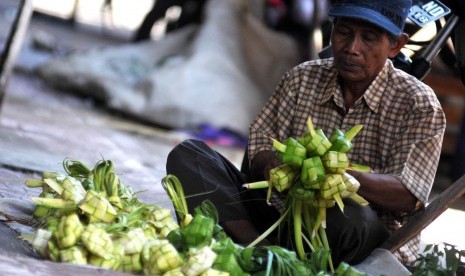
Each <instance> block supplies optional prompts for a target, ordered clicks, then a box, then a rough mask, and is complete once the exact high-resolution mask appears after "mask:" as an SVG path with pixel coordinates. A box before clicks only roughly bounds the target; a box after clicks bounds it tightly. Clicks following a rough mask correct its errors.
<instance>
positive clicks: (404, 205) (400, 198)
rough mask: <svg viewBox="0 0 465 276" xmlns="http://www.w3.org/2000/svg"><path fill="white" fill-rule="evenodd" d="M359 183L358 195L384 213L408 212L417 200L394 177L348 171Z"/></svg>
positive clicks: (412, 208)
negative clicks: (384, 211)
mask: <svg viewBox="0 0 465 276" xmlns="http://www.w3.org/2000/svg"><path fill="white" fill-rule="evenodd" d="M348 172H349V173H350V174H351V175H353V176H354V177H355V178H356V179H357V180H358V181H359V182H360V188H359V190H358V194H359V195H360V196H362V197H364V198H365V199H366V200H368V202H370V203H371V204H373V205H375V206H378V207H380V208H381V209H383V210H386V211H394V212H409V211H412V210H414V209H415V206H416V203H417V198H416V197H415V196H414V195H413V194H412V193H411V192H410V191H409V190H408V189H407V188H406V187H405V186H404V185H403V184H402V183H401V182H400V181H399V180H398V179H397V178H396V177H394V176H392V175H388V174H376V173H362V172H355V171H348Z"/></svg>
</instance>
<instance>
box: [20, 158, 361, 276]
mask: <svg viewBox="0 0 465 276" xmlns="http://www.w3.org/2000/svg"><path fill="white" fill-rule="evenodd" d="M63 166H64V170H65V173H58V172H44V173H43V175H42V179H30V180H27V181H26V185H27V186H28V187H30V188H42V193H41V194H40V195H39V197H34V198H32V201H33V202H34V203H35V204H36V206H35V210H34V215H33V216H34V219H35V220H36V222H37V224H36V225H37V226H38V227H37V231H35V235H34V237H33V238H32V240H31V243H32V245H33V247H34V249H35V250H36V251H37V252H38V253H39V254H40V255H41V256H42V257H44V258H47V259H50V260H53V261H57V262H67V263H74V264H88V265H94V266H98V267H102V268H105V269H112V270H117V271H122V272H130V273H137V274H145V275H181V276H182V275H186V276H190V275H202V276H207V275H343V274H344V273H346V272H349V271H350V272H351V273H352V274H350V275H364V274H363V273H361V272H359V271H356V270H354V269H353V268H352V267H350V266H347V265H346V264H344V263H343V264H341V265H340V266H339V267H338V269H337V270H336V271H334V272H331V271H328V269H327V259H328V256H329V253H328V251H326V250H318V249H315V251H314V253H313V254H312V255H311V256H309V258H308V259H301V258H298V257H297V255H296V254H295V253H294V252H293V251H290V250H288V249H285V248H282V247H279V246H257V247H253V246H249V247H246V248H245V247H243V246H241V245H238V244H236V243H234V242H233V240H232V239H231V238H229V237H228V236H227V235H226V233H225V232H224V231H223V230H222V228H221V226H220V225H219V224H218V213H217V210H216V208H215V206H213V204H212V203H211V202H210V201H205V202H203V203H202V204H201V205H200V206H197V207H196V208H195V212H194V214H189V213H188V208H187V204H186V200H185V196H184V192H183V189H182V186H181V184H180V182H179V180H178V179H177V178H176V176H174V175H167V176H165V177H164V178H163V179H162V181H161V183H162V185H163V188H164V189H165V191H166V192H167V193H168V195H169V197H170V199H171V201H172V203H173V206H174V209H175V211H176V215H177V217H178V220H179V222H180V223H179V224H178V222H176V221H175V220H173V215H172V214H171V211H170V210H169V209H166V208H161V207H159V206H157V205H156V204H148V203H144V202H141V201H139V200H138V199H137V198H136V197H135V193H134V192H133V191H132V190H131V188H130V187H129V186H126V185H124V184H123V183H121V181H120V180H119V178H118V176H117V174H116V172H115V168H114V164H113V163H112V162H111V161H110V160H100V161H99V162H97V163H96V164H95V166H94V168H90V167H89V166H87V165H86V164H84V163H82V162H80V161H76V160H71V159H65V160H64V162H63ZM292 171H294V174H293V175H291V174H292ZM273 173H274V174H275V175H274V176H273V177H274V178H276V179H278V178H282V176H283V175H288V176H291V177H290V178H289V179H287V180H285V179H282V180H281V182H279V181H278V180H274V181H276V182H277V183H278V182H279V183H280V184H279V186H276V187H277V189H280V190H281V191H284V190H286V189H289V187H290V186H289V185H291V184H292V183H293V182H294V181H295V179H296V177H297V173H296V172H295V168H291V167H284V168H276V170H274V172H273ZM286 181H287V182H286ZM352 190H353V188H352ZM295 192H296V193H299V192H303V193H306V190H305V191H300V190H299V191H298V190H296V191H295ZM300 200H301V202H302V205H303V206H307V205H308V204H309V203H308V202H307V199H305V195H302V197H301V199H300ZM328 202H329V201H328ZM307 207H308V206H307ZM305 208H306V207H305ZM304 210H305V209H304ZM302 213H303V214H305V215H309V214H308V213H307V212H306V211H302ZM305 221H306V220H304V222H305ZM344 275H349V274H344Z"/></svg>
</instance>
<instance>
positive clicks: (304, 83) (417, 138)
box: [167, 0, 445, 264]
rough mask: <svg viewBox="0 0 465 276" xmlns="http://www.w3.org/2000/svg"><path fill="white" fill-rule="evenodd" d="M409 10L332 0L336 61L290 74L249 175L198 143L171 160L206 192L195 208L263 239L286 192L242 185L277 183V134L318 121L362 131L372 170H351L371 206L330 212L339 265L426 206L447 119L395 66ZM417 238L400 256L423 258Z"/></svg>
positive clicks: (267, 110) (252, 140)
mask: <svg viewBox="0 0 465 276" xmlns="http://www.w3.org/2000/svg"><path fill="white" fill-rule="evenodd" d="M410 6H411V1H410V0H391V1H376V0H336V1H333V4H332V6H331V8H330V10H329V16H331V17H332V18H333V22H334V27H333V32H332V35H331V44H332V50H333V55H334V57H333V58H329V59H323V60H312V61H307V62H304V63H302V64H300V65H298V66H296V67H295V68H292V69H291V70H289V71H288V72H287V73H286V74H285V75H284V76H283V78H282V79H281V81H280V83H279V84H278V86H277V88H276V90H275V92H274V94H273V95H272V96H271V98H270V99H269V101H268V103H267V104H266V105H265V106H264V107H263V109H262V110H261V111H260V113H259V114H258V116H257V117H256V119H255V120H254V121H253V122H252V123H251V125H250V134H249V147H248V152H247V157H248V160H250V162H249V161H247V164H246V165H249V167H250V168H249V169H248V170H246V173H247V177H248V178H247V179H245V178H244V177H243V175H242V174H241V173H240V172H238V171H237V170H236V169H235V168H234V166H232V165H231V164H230V163H229V162H228V161H227V160H225V158H224V157H222V156H220V155H219V154H217V153H216V152H214V151H212V150H211V149H209V148H208V147H206V146H205V145H204V144H202V143H201V142H198V141H185V142H183V143H181V144H180V145H179V146H178V147H177V148H175V149H174V150H173V152H172V153H171V154H170V156H169V158H168V163H167V171H168V173H172V174H174V175H177V176H178V177H179V178H180V180H181V182H182V183H183V185H184V187H185V189H186V191H187V193H188V194H197V195H200V194H203V196H195V197H192V198H191V199H189V201H188V203H189V204H190V205H194V206H192V208H193V207H195V205H197V204H198V203H199V202H201V201H202V200H203V199H205V198H209V199H210V200H212V201H213V202H214V203H215V205H217V207H218V209H219V214H220V220H221V222H220V223H221V225H222V226H223V227H224V229H225V230H226V231H227V232H228V233H229V234H230V235H231V237H233V238H234V239H235V240H236V241H237V242H241V243H248V242H250V241H252V240H253V239H255V238H256V237H257V235H258V234H259V233H261V232H262V231H264V230H266V229H267V227H269V226H270V225H271V224H272V223H274V222H275V221H276V220H277V218H278V217H279V215H280V212H282V211H283V209H282V205H283V195H282V194H274V195H273V197H272V206H271V207H270V206H267V205H266V204H265V202H264V200H261V201H257V200H254V199H257V198H260V197H261V198H263V197H264V195H260V194H259V192H261V191H251V192H247V193H240V195H241V196H240V199H238V198H237V197H238V194H239V192H240V187H241V183H242V182H244V181H257V180H262V179H267V178H269V171H270V169H271V168H274V167H276V166H277V165H279V164H280V162H279V161H278V159H277V158H276V152H275V151H274V150H273V147H272V144H271V142H270V139H269V137H274V138H276V139H278V140H284V139H286V138H288V137H299V136H301V135H302V134H303V133H304V132H305V131H306V130H307V125H306V121H307V119H308V118H309V117H311V118H312V120H313V124H314V126H315V128H318V129H320V128H321V129H323V131H324V132H325V133H330V132H331V131H333V130H334V129H341V130H343V131H346V130H348V129H349V128H350V127H352V126H353V125H357V124H360V125H363V126H364V127H363V129H362V131H361V132H360V133H359V134H358V135H357V136H356V137H355V139H354V140H353V141H352V143H353V149H352V151H351V152H350V153H349V159H350V160H351V161H352V162H355V163H362V164H366V165H368V166H370V167H371V168H372V169H373V171H372V172H371V173H362V172H350V173H351V174H352V175H353V176H354V177H355V178H356V179H357V180H358V181H359V182H360V184H361V186H360V189H359V191H358V193H359V195H361V196H363V197H364V198H365V199H366V200H368V201H369V203H370V205H369V206H367V207H360V206H359V205H357V204H351V203H350V202H348V203H347V204H346V208H345V209H344V213H342V212H341V211H340V210H339V209H338V208H337V207H336V208H329V209H328V216H327V232H328V239H329V245H330V248H331V254H332V256H333V260H334V262H335V263H338V262H340V261H345V262H348V263H350V264H356V263H358V262H360V261H362V260H363V259H364V258H365V257H366V256H368V255H369V254H370V252H371V251H372V250H373V249H374V248H376V247H377V246H379V245H380V244H381V243H382V242H383V241H384V240H385V239H386V238H387V237H388V236H389V233H391V232H392V231H395V230H397V229H399V227H401V226H402V225H403V224H404V223H405V222H406V221H408V219H409V218H410V217H411V216H412V215H413V214H414V213H415V212H416V211H417V210H420V209H421V208H422V207H423V206H424V204H425V203H426V202H427V199H428V196H429V192H430V190H431V188H432V184H433V180H434V177H435V173H436V169H437V164H438V161H439V158H440V153H441V146H442V139H443V134H444V130H445V116H444V113H443V111H442V108H441V106H440V103H439V101H438V99H437V97H436V96H435V93H434V91H433V90H432V89H431V88H430V87H428V86H426V85H425V84H424V83H422V82H420V81H419V80H417V79H416V78H414V77H412V76H410V75H408V74H406V73H405V72H403V71H400V70H398V69H396V68H394V66H393V64H392V62H391V61H390V58H393V57H395V56H396V55H397V54H398V53H399V51H400V50H401V48H402V47H403V46H404V45H405V44H406V43H407V42H408V39H409V38H408V35H407V34H405V33H403V28H404V25H405V20H406V17H407V14H408V11H409V9H410ZM246 167H247V166H246ZM205 192H207V193H205ZM210 192H211V193H210ZM419 241H420V240H419V237H415V238H414V239H412V240H411V241H410V242H408V243H407V244H406V245H404V246H403V247H402V248H401V249H400V250H399V251H398V252H396V256H397V257H398V258H399V260H400V261H401V262H403V263H404V264H408V263H410V262H412V261H413V260H414V259H415V258H416V254H417V251H418V248H419ZM270 242H271V240H270Z"/></svg>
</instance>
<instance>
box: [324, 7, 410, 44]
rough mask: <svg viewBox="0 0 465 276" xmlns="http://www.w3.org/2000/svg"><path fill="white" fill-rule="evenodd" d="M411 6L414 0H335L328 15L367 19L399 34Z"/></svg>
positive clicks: (394, 33) (392, 32)
mask: <svg viewBox="0 0 465 276" xmlns="http://www.w3.org/2000/svg"><path fill="white" fill-rule="evenodd" d="M411 6H412V0H385V1H380V0H334V1H333V3H332V4H331V7H330V9H329V11H328V15H329V16H331V17H348V18H355V19H360V20H365V21H368V22H370V23H372V24H374V25H376V26H378V27H380V28H382V29H384V30H386V31H387V32H388V33H390V34H393V35H395V36H397V35H399V34H400V33H402V31H403V30H404V26H405V20H406V18H407V15H408V13H409V11H410V8H411Z"/></svg>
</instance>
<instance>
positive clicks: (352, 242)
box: [166, 140, 389, 264]
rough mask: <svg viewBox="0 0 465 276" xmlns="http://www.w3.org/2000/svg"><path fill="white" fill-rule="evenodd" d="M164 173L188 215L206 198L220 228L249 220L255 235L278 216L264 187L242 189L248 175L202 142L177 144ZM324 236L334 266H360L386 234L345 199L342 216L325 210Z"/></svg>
mask: <svg viewBox="0 0 465 276" xmlns="http://www.w3.org/2000/svg"><path fill="white" fill-rule="evenodd" d="M166 171H167V174H172V175H175V176H176V177H177V178H178V179H179V181H180V182H181V184H182V186H183V188H184V192H185V195H186V201H187V204H188V208H189V212H190V213H193V209H194V208H195V207H197V206H198V205H199V204H200V203H201V202H203V201H204V200H206V199H209V200H210V201H212V202H213V204H214V205H215V207H216V208H217V209H218V214H219V219H220V224H221V223H222V222H224V221H233V220H248V221H250V222H251V223H252V224H253V225H254V226H255V227H256V228H257V230H258V231H259V232H264V231H265V230H267V229H268V228H269V227H270V226H271V225H272V224H273V223H275V222H276V220H277V219H278V218H279V217H280V213H279V212H278V211H277V210H276V209H275V208H274V207H272V206H269V205H268V204H266V201H265V198H266V189H262V190H250V191H245V190H243V189H242V184H243V183H245V181H246V176H245V175H244V174H243V173H242V172H241V171H240V170H238V169H237V168H236V167H235V166H234V165H233V164H232V163H231V162H229V161H228V160H227V159H226V158H225V157H224V156H222V155H221V154H219V153H218V152H216V151H215V150H213V149H212V148H210V147H209V146H207V145H206V144H205V143H203V142H201V141H197V140H185V141H183V142H182V143H180V144H179V145H177V146H176V147H175V148H174V149H173V150H172V151H171V152H170V154H169V155H168V160H167V164H166ZM326 233H327V236H328V242H329V245H330V248H331V255H332V257H333V263H334V264H338V263H339V262H341V261H345V262H348V263H350V264H356V263H359V262H360V261H362V260H363V259H364V258H365V257H367V256H368V255H369V254H370V253H371V251H372V250H373V249H374V248H376V247H377V246H379V245H380V244H381V243H382V242H383V241H384V240H386V239H387V237H388V236H389V233H388V231H387V230H386V228H385V226H384V224H383V223H382V222H381V220H380V219H379V218H378V216H377V214H376V213H375V212H374V211H373V210H372V209H371V208H370V207H362V206H360V205H358V204H356V203H354V202H352V201H350V200H346V201H345V208H344V213H342V212H341V211H340V210H339V208H337V207H333V208H328V210H327V228H326ZM274 235H276V233H274ZM282 242H283V241H282Z"/></svg>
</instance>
